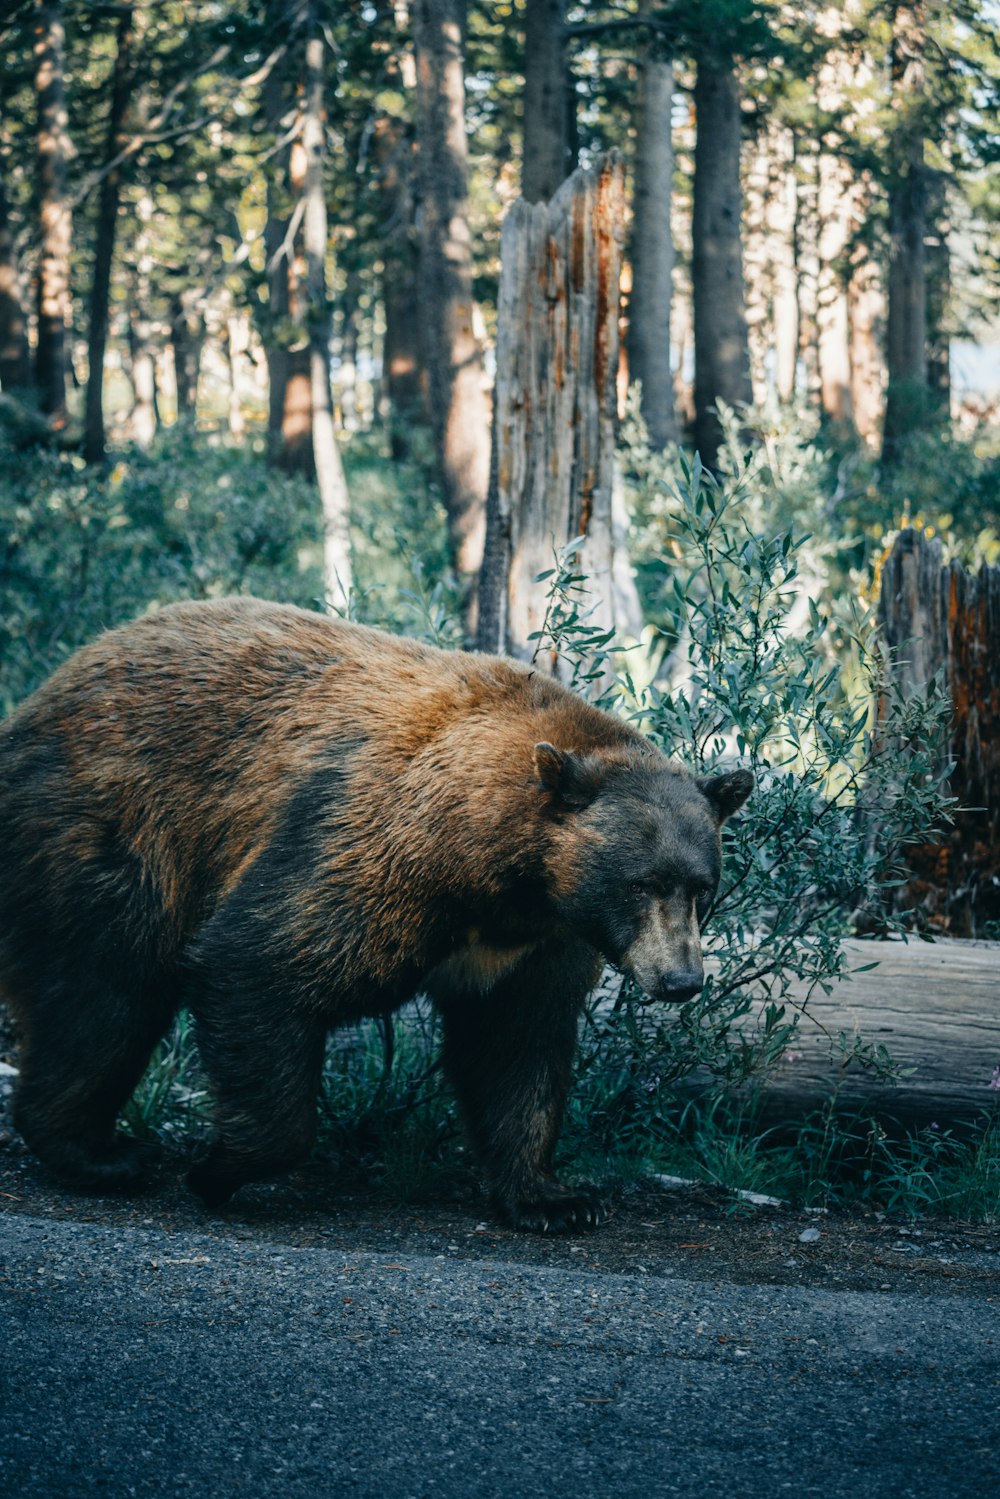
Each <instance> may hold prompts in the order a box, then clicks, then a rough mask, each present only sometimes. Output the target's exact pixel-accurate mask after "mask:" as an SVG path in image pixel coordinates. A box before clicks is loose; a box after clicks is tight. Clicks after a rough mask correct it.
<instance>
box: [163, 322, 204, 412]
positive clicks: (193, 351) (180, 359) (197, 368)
mask: <svg viewBox="0 0 1000 1499" xmlns="http://www.w3.org/2000/svg"><path fill="white" fill-rule="evenodd" d="M196 297H197V293H194V294H191V293H184V292H176V293H175V294H174V295H173V296H172V297H171V299H170V342H171V345H172V347H173V351H174V379H175V381H176V383H177V419H178V421H180V420H182V419H183V418H185V417H189V418H192V419H193V418H194V416H195V415H196V412H197V409H198V378H199V375H200V373H201V351H202V348H203V346H204V343H205V319H204V317H203V316H202V314H201V312H200V311H199V309H198V307H197V306H196V305H195V298H196Z"/></svg>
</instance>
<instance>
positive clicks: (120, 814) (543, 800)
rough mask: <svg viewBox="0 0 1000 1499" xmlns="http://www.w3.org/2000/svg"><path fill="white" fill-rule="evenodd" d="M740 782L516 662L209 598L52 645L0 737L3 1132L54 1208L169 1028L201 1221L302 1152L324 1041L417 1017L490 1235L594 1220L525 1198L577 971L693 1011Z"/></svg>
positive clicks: (574, 1206) (538, 1175) (744, 784)
mask: <svg viewBox="0 0 1000 1499" xmlns="http://www.w3.org/2000/svg"><path fill="white" fill-rule="evenodd" d="M751 785H752V782H751V778H750V776H749V775H748V774H747V773H746V772H745V771H736V772H734V773H732V774H728V775H722V776H717V777H714V778H711V779H701V780H699V779H695V778H693V777H691V776H689V775H688V774H686V773H685V772H684V771H682V770H680V769H679V768H678V767H677V766H676V765H674V764H672V763H671V762H670V761H668V760H667V759H666V758H665V757H664V755H663V754H662V753H661V752H660V751H659V750H658V749H656V748H654V747H653V746H652V745H651V744H650V743H648V741H646V740H645V739H644V738H643V737H642V736H641V735H640V734H638V733H637V732H636V731H635V730H634V729H632V728H631V727H630V726H629V725H628V724H626V723H625V722H623V721H622V720H620V719H618V718H615V717H612V716H611V715H610V714H607V713H603V712H600V711H598V710H597V709H595V708H593V707H591V706H589V705H588V704H586V703H584V702H583V701H582V700H581V699H580V698H579V697H577V696H576V695H574V694H573V693H571V692H569V691H568V690H567V689H566V688H565V687H562V686H560V685H559V683H557V682H555V681H553V680H552V679H551V678H549V677H547V676H545V675H542V674H541V673H539V672H537V671H534V670H532V669H531V667H530V666H527V665H524V664H521V663H517V662H514V661H508V660H502V659H499V658H494V657H489V656H481V655H471V654H464V653H462V652H447V651H440V650H436V649H434V648H433V647H431V646H427V645H422V644H418V643H416V642H414V641H412V640H405V639H396V638H394V637H392V636H390V635H386V634H382V633H381V632H379V631H377V630H372V629H367V628H364V627H362V626H359V625H355V624H347V623H344V622H341V621H338V620H333V619H328V618H325V617H323V616H321V615H318V614H312V613H308V612H307V611H305V610H301V609H296V608H290V607H285V606H282V605H277V604H270V603H263V602H260V601H258V600H256V599H250V598H235V599H224V600H220V601H216V602H209V603H190V604H178V605H172V606H171V607H169V608H164V609H161V610H159V611H158V612H155V613H151V614H149V615H147V616H146V617H145V618H143V619H140V620H138V621H137V622H135V623H133V624H130V625H127V626H125V627H124V628H123V629H119V630H113V631H110V632H108V633H107V634H105V635H103V636H102V637H100V638H99V639H98V640H96V641H95V642H94V643H93V644H91V645H88V646H86V647H84V648H83V649H82V650H80V651H78V652H77V653H76V655H74V656H73V657H72V658H71V659H70V660H69V661H67V662H66V663H65V665H63V666H62V667H60V669H59V670H58V671H57V672H56V673H55V675H54V676H53V677H52V678H51V680H50V681H49V682H48V683H47V684H46V685H45V686H44V687H42V688H41V689H40V690H39V691H38V692H36V693H35V695H34V696H33V697H32V698H30V699H29V700H28V701H27V702H25V703H24V704H22V706H21V707H20V708H19V709H18V710H17V711H16V712H15V713H14V714H13V715H12V716H11V717H10V718H9V719H8V720H7V721H6V722H5V723H3V724H2V725H0V997H2V998H3V999H4V1000H6V1001H7V1003H8V1004H9V1005H10V1006H11V1007H12V1008H13V1010H14V1012H15V1014H16V1015H17V1016H18V1017H19V1020H20V1022H21V1026H22V1029H23V1038H24V1040H23V1054H22V1063H21V1079H20V1086H19V1090H18V1095H17V1100H16V1116H15V1117H16V1122H17V1125H18V1127H19V1129H20V1130H21V1132H22V1133H23V1135H24V1137H25V1139H26V1140H27V1142H28V1143H29V1145H30V1146H31V1147H32V1148H33V1149H34V1150H35V1152H36V1153H37V1154H38V1155H39V1156H40V1157H41V1159H42V1160H43V1161H45V1162H47V1163H48V1165H49V1166H50V1167H51V1168H53V1169H54V1170H56V1171H57V1172H59V1173H61V1174H62V1175H63V1176H65V1177H66V1178H68V1179H69V1180H71V1181H73V1182H75V1183H76V1184H78V1185H81V1186H86V1187H91V1188H98V1189H101V1188H111V1187H115V1186H123V1185H128V1184H130V1183H132V1182H133V1181H134V1180H135V1178H136V1177H137V1176H138V1175H139V1174H140V1172H141V1170H142V1168H143V1166H144V1164H145V1162H144V1159H143V1151H142V1148H141V1147H139V1146H138V1145H137V1144H136V1143H135V1142H134V1141H130V1140H128V1139H127V1138H125V1137H124V1136H122V1135H120V1134H116V1131H115V1122H116V1118H117V1115H118V1113H119V1111H120V1110H121V1108H122V1106H123V1105H124V1104H125V1102H126V1100H127V1099H128V1097H129V1095H130V1094H131V1092H132V1090H133V1088H134V1087H135V1085H136V1083H137V1082H138V1080H139V1078H140V1077H141V1075H142V1072H143V1070H144V1068H145V1066H146V1064H147V1062H148V1060H149V1056H150V1052H151V1051H152V1049H153V1047H154V1045H155V1043H156V1042H157V1041H158V1040H159V1038H160V1037H161V1036H162V1035H163V1034H164V1032H165V1031H166V1029H167V1028H168V1026H169V1024H170V1021H171V1018H172V1017H173V1015H174V1014H175V1013H176V1011H177V1010H178V1009H179V1008H180V1007H182V1006H187V1007H188V1008H189V1009H190V1010H191V1012H192V1014H193V1015H194V1017H195V1021H196V1026H197V1034H198V1040H199V1047H200V1051H201V1056H202V1058H203V1062H204V1066H205V1068H206V1070H207V1072H208V1075H209V1078H210V1081H211V1085H212V1090H213V1094H214V1097H215V1100H216V1103H217V1119H218V1134H217V1139H216V1143H215V1144H214V1145H213V1147H212V1148H211V1150H210V1153H209V1154H208V1157H207V1159H205V1160H204V1161H203V1162H201V1163H200V1164H199V1165H197V1166H195V1168H194V1169H193V1170H192V1172H191V1174H190V1177H189V1181H190V1184H191V1186H192V1188H193V1190H194V1191H195V1192H196V1193H198V1194H199V1195H200V1196H201V1197H202V1198H203V1200H204V1201H205V1202H206V1203H207V1204H209V1205H210V1206H215V1205H219V1204H221V1203H223V1202H225V1201H226V1200H227V1199H228V1198H229V1197H230V1196H231V1194H232V1193H233V1192H235V1191H236V1190H237V1188H238V1187H240V1186H241V1185H242V1184H243V1183H245V1182H250V1181H254V1180H257V1179H260V1178H264V1177H268V1176H271V1175H274V1174H276V1173H279V1172H281V1171H282V1170H284V1169H285V1168H287V1167H288V1166H290V1165H291V1164H293V1163H294V1162H295V1161H296V1160H298V1159H299V1158H301V1157H302V1156H303V1155H304V1154H305V1153H306V1152H307V1150H308V1148H309V1146H310V1143H311V1141H312V1138H313V1134H314V1130H315V1114H316V1100H317V1092H318V1088H319V1081H320V1069H321V1064H322V1059H323V1053H324V1042H325V1038H326V1034H327V1032H328V1031H329V1030H330V1029H331V1028H332V1027H333V1026H337V1025H342V1024H344V1023H346V1022H350V1021H354V1020H357V1019H358V1018H359V1017H360V1016H365V1015H369V1016H370V1015H383V1014H386V1013H387V1012H389V1011H392V1010H394V1009H395V1008H397V1007H398V1006H399V1005H401V1004H403V1003H404V1002H405V1001H406V1000H408V999H409V998H411V997H412V996H413V995H414V994H416V993H419V992H425V993H427V994H429V995H430V996H431V997H432V999H433V1002H434V1003H435V1005H436V1006H437V1008H438V1010H439V1012H440V1014H441V1016H442V1022H443V1033H444V1065H445V1068H446V1072H447V1075H448V1077H449V1079H450V1081H451V1084H452V1086H453V1087H454V1090H455V1093H456V1095H457V1097H458V1099H459V1102H460V1105H461V1108H462V1111H463V1114H464V1116H465V1119H466V1121H467V1125H468V1129H469V1131H470V1134H471V1137H472V1140H473V1142H474V1144H475V1146H476V1148H477V1150H478V1154H479V1158H480V1160H481V1162H482V1166H483V1168H484V1170H485V1172H486V1175H487V1177H488V1180H489V1185H490V1188H491V1191H492V1197H493V1201H494V1204H495V1206H496V1209H497V1210H498V1212H499V1213H500V1214H501V1215H502V1216H503V1217H504V1218H505V1219H506V1221H507V1222H509V1223H511V1224H514V1225H517V1226H518V1227H523V1228H535V1229H558V1228H572V1227H583V1226H587V1225H592V1224H595V1223H597V1222H598V1221H599V1220H600V1218H601V1216H602V1211H603V1210H602V1207H601V1203H600V1199H599V1197H598V1196H597V1194H596V1193H595V1191H594V1190H593V1189H591V1188H589V1187H584V1188H575V1187H568V1186H563V1185H561V1184H560V1183H559V1182H557V1181H556V1180H555V1178H554V1177H553V1175H552V1172H551V1161H552V1154H553V1149H554V1146H555V1142H556V1135H557V1131H558V1129H559V1123H560V1116H561V1113H562V1109H563V1105H564V1103H565V1100H566V1095H567V1090H568V1088H569V1083H570V1073H571V1069H572V1063H573V1055H574V1050H575V1045H576V1033H577V1022H578V1019H579V1016H580V1013H581V1007H582V1005H583V1002H584V999H585V997H586V996H587V994H588V992H589V991H590V990H591V989H592V988H593V986H594V984H595V982H596V980H597V977H598V975H599V973H600V971H601V965H602V961H603V960H604V959H607V960H608V961H609V962H611V963H613V964H615V965H617V966H618V967H619V968H620V969H621V970H622V971H623V972H625V973H628V974H631V975H632V976H633V977H634V978H635V979H636V980H637V982H638V983H639V984H640V985H641V986H642V988H643V989H644V990H645V991H646V992H647V993H648V994H649V995H650V996H652V997H653V998H656V999H661V1000H666V1001H671V1000H675V1001H678V1000H684V999H687V998H689V997H690V996H692V995H693V994H695V993H696V992H697V991H698V990H699V988H700V987H701V984H702V966H701V954H700V938H699V929H698V922H699V916H701V915H703V913H704V912H705V911H706V909H707V907H708V905H709V904H710V902H711V900H712V897H713V893H714V891H715V889H716V885H717V883H718V879H719V861H720V835H719V829H720V826H721V824H722V822H723V820H724V819H725V818H726V817H727V816H728V815H729V814H730V813H732V812H734V811H735V810H736V809H737V807H739V806H740V805H741V804H742V802H743V801H744V800H745V798H746V797H747V795H748V794H749V792H750V789H751Z"/></svg>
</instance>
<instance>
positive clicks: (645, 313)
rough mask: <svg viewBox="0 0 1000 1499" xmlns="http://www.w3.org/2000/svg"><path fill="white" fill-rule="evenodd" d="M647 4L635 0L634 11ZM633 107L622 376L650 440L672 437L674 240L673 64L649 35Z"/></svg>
mask: <svg viewBox="0 0 1000 1499" xmlns="http://www.w3.org/2000/svg"><path fill="white" fill-rule="evenodd" d="M649 9H650V0H643V7H642V13H643V14H645V13H647V12H648V11H649ZM638 70H639V79H638V88H637V91H636V109H635V188H634V192H633V198H632V292H631V297H630V299H629V323H628V350H629V377H630V379H632V380H638V381H641V386H642V397H641V410H642V416H643V420H644V421H645V423H646V430H647V432H648V433H649V440H650V443H651V445H652V446H653V447H654V448H656V449H662V448H664V447H666V445H667V443H670V442H676V441H677V417H676V414H675V411H674V389H673V376H672V374H671V370H670V313H671V303H672V298H673V272H674V246H673V239H672V238H671V232H670V205H671V202H672V198H673V177H674V150H673V137H672V126H671V115H672V111H673V99H674V71H673V66H672V64H671V63H670V62H668V61H667V60H666V59H665V58H663V57H661V56H660V55H659V53H658V51H657V43H656V39H655V37H654V38H653V39H652V40H650V41H648V42H647V43H646V45H645V48H644V51H643V54H642V56H641V57H640V59H639V63H638Z"/></svg>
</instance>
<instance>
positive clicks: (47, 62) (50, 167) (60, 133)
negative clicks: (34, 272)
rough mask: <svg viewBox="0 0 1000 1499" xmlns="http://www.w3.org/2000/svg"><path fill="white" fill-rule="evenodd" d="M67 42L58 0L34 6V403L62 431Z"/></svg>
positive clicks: (68, 225)
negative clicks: (37, 236) (37, 228)
mask: <svg viewBox="0 0 1000 1499" xmlns="http://www.w3.org/2000/svg"><path fill="white" fill-rule="evenodd" d="M64 44H65V37H64V32H63V23H62V6H61V4H60V3H59V0H38V7H37V12H36V19H35V69H36V71H35V90H36V98H37V104H38V157H37V176H38V206H39V218H40V221H41V230H42V248H41V260H40V263H39V268H38V341H37V345H36V349H35V384H36V386H37V388H38V403H39V405H40V407H41V409H42V410H43V411H44V412H45V413H46V415H47V416H49V417H51V419H52V424H53V426H55V427H63V426H65V425H66V329H67V326H68V324H69V317H70V288H69V252H70V237H71V232H72V225H71V216H70V207H69V202H68V200H67V198H66V162H67V158H68V155H69V138H68V135H67V130H66V101H65V91H64V86H63V52H64Z"/></svg>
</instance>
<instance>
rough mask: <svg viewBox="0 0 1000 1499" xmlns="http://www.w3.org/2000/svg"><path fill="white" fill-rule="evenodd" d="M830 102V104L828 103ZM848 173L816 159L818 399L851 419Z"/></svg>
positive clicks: (835, 416)
mask: <svg viewBox="0 0 1000 1499" xmlns="http://www.w3.org/2000/svg"><path fill="white" fill-rule="evenodd" d="M831 107H832V104H831ZM850 187H851V175H850V171H849V169H848V167H847V166H846V164H845V163H844V162H843V161H842V160H840V159H839V158H838V157H834V156H831V155H829V154H828V153H826V152H823V153H821V155H820V158H819V244H818V247H817V248H818V251H819V281H818V285H817V288H816V304H817V305H816V354H817V359H818V362H819V385H820V402H821V404H822V409H823V411H824V413H825V414H826V416H828V417H829V418H830V419H831V420H832V421H834V422H838V423H841V424H846V423H848V422H850V421H851V418H852V414H853V413H852V409H851V360H850V348H849V322H848V301H847V285H846V265H845V257H846V245H847V220H846V217H845V213H844V208H845V203H846V200H847V197H848V195H849V192H850Z"/></svg>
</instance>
